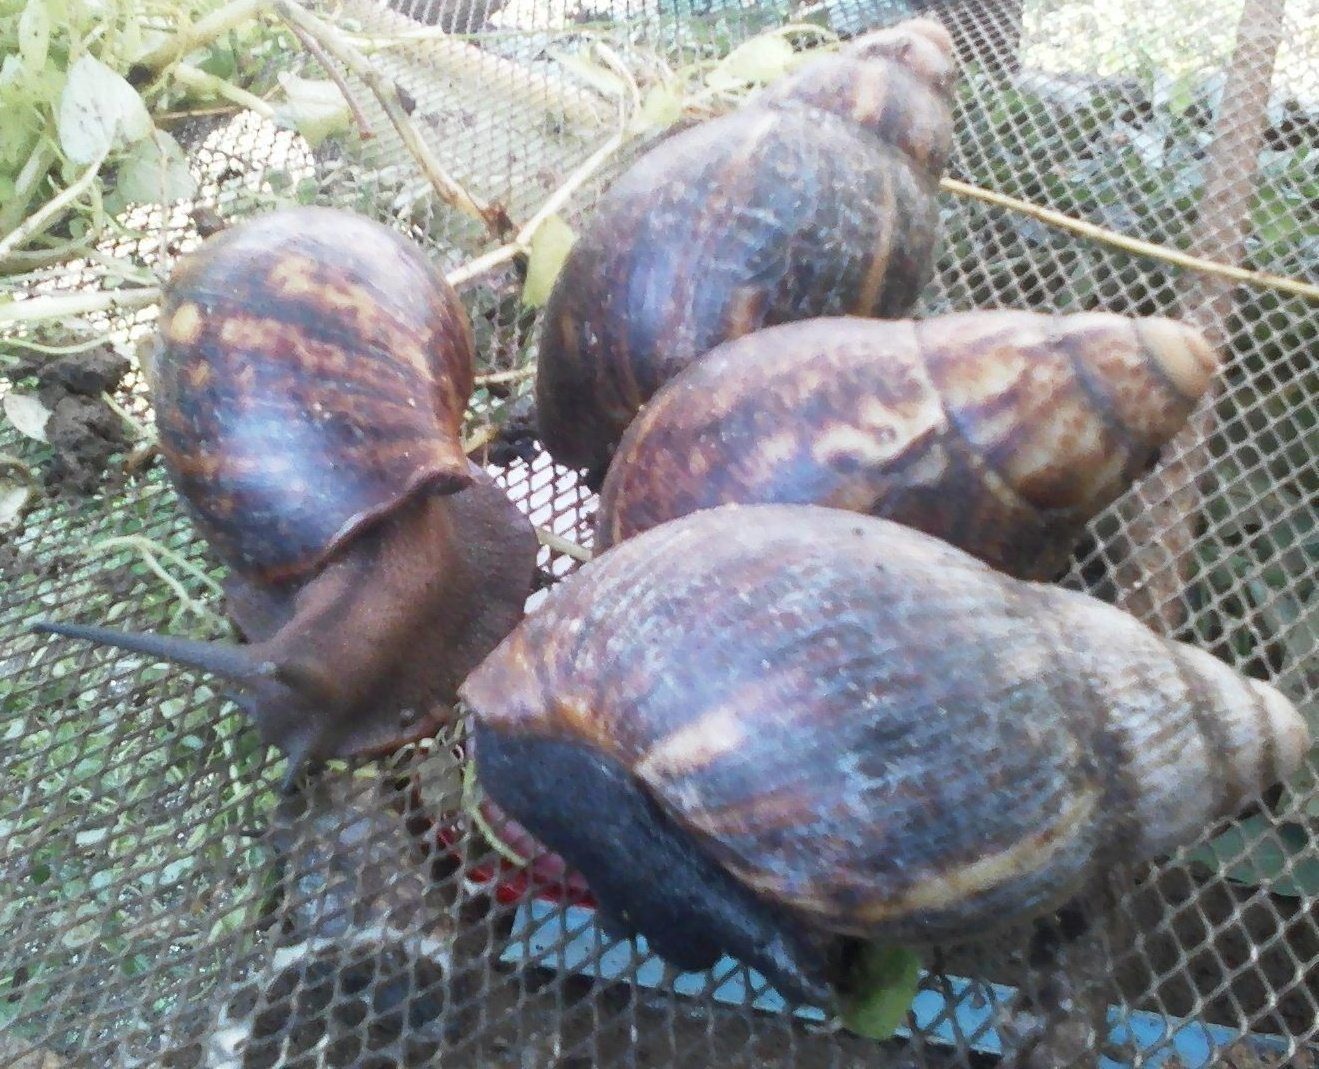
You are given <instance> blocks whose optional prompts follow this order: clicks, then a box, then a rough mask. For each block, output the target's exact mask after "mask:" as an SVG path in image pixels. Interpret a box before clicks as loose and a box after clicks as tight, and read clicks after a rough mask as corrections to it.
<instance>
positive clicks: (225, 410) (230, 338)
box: [151, 208, 474, 581]
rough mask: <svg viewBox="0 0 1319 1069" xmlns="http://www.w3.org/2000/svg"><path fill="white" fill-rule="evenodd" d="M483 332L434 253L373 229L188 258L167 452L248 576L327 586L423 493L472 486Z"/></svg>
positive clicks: (164, 403) (305, 219) (289, 215)
mask: <svg viewBox="0 0 1319 1069" xmlns="http://www.w3.org/2000/svg"><path fill="white" fill-rule="evenodd" d="M473 375H474V352H473V338H472V331H471V326H470V324H469V322H468V319H467V314H466V311H465V310H464V308H463V306H462V304H461V302H460V301H459V299H458V296H457V295H456V294H455V293H454V291H453V289H452V288H451V287H450V286H449V285H448V283H447V282H446V281H445V280H444V277H443V276H442V275H441V274H440V273H439V272H438V270H437V269H436V268H435V267H434V266H433V265H431V264H430V263H429V262H428V261H427V260H426V258H425V257H424V255H423V254H422V253H421V251H420V249H419V248H418V247H417V246H415V245H414V244H412V243H411V242H409V241H407V240H406V239H405V238H404V237H402V236H401V235H399V234H397V233H395V232H394V231H392V230H390V229H388V228H387V227H385V226H382V225H380V224H378V223H375V222H373V221H371V220H369V219H366V218H364V217H362V216H359V215H356V214H352V213H348V212H341V211H336V210H333V209H328V208H297V209H290V210H283V211H277V212H272V213H269V214H266V215H263V216H261V217H260V218H259V219H256V220H253V221H251V222H247V223H243V224H241V225H238V226H234V227H232V228H230V229H227V230H224V231H222V232H221V233H219V234H218V235H216V236H215V237H212V238H210V239H209V240H208V241H207V242H205V244H204V245H202V247H201V248H199V249H197V250H196V251H195V252H193V253H192V254H191V255H189V256H188V257H186V258H185V259H184V260H183V261H182V262H181V263H180V265H179V267H178V269H177V270H176V271H175V273H174V275H173V276H172V277H171V279H170V281H169V284H168V286H167V287H166V290H165V296H164V301H163V304H162V311H161V321H160V334H159V342H158V346H157V351H156V354H155V356H154V358H153V360H152V372H151V379H152V393H153V401H154V404H155V409H156V415H157V422H158V424H159V428H160V444H161V452H162V455H163V457H164V460H165V464H166V467H167V468H168V470H169V472H170V475H171V477H172V478H173V479H174V482H175V485H176V486H177V487H178V489H179V492H180V494H181V496H182V497H183V498H184V499H185V500H186V501H187V503H188V505H189V508H190V510H191V511H192V513H193V515H194V517H195V518H196V519H197V521H198V524H199V526H200V528H201V530H202V533H203V534H204V535H205V537H206V539H207V541H208V542H209V543H210V544H211V545H212V546H213V547H214V549H215V551H216V552H217V554H218V555H219V556H220V558H221V559H222V560H224V561H225V563H227V564H228V565H230V566H231V567H232V568H234V569H235V570H236V571H238V572H239V573H241V574H244V575H247V576H249V577H254V578H261V579H265V580H272V581H277V580H283V579H289V578H293V577H297V576H301V575H305V574H308V573H310V572H311V571H313V570H314V569H315V567H317V566H318V565H319V564H321V563H322V562H323V561H324V560H325V559H326V558H327V557H329V556H330V555H331V554H333V553H334V552H335V550H336V549H338V548H339V547H340V546H342V545H343V544H344V542H345V540H346V539H348V538H349V537H351V536H352V535H353V534H354V533H355V532H356V531H358V530H360V529H361V528H363V527H364V526H366V525H368V524H370V523H371V522H373V521H374V520H376V519H378V518H380V517H381V516H383V515H386V514H388V513H389V512H390V511H391V510H392V509H394V508H396V507H398V506H399V505H400V504H401V503H402V502H404V501H407V500H410V499H411V498H412V497H413V496H414V495H416V494H417V493H419V492H421V491H422V490H423V489H429V490H432V491H435V492H440V493H452V492H455V491H457V490H460V489H462V488H463V487H465V486H468V485H470V483H471V475H470V474H469V472H468V467H467V460H466V457H465V456H464V455H463V451H462V447H461V444H460V440H459V433H460V429H461V425H462V418H463V410H464V408H465V406H466V404H467V398H468V396H469V394H470V393H471V390H472V378H473Z"/></svg>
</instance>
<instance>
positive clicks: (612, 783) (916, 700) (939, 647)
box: [461, 505, 1310, 1002]
mask: <svg viewBox="0 0 1319 1069" xmlns="http://www.w3.org/2000/svg"><path fill="white" fill-rule="evenodd" d="M461 696H462V697H463V699H464V700H465V701H466V702H467V703H468V704H469V705H470V706H471V708H472V709H473V711H474V713H475V717H476V738H477V749H476V760H477V767H478V771H479V774H480V776H481V781H482V783H483V785H484V787H485V790H486V791H487V792H488V793H489V795H490V796H491V797H493V798H494V799H495V801H496V802H497V803H498V804H499V805H500V806H502V807H503V808H504V809H505V810H506V811H508V812H509V813H510V815H511V816H512V817H513V818H514V819H516V820H518V821H519V822H521V823H522V824H523V825H524V826H525V827H526V828H527V829H528V830H529V831H530V832H531V833H532V834H533V835H535V836H536V837H537V838H538V839H540V840H541V841H542V842H544V843H545V844H546V845H547V846H549V847H550V848H551V849H554V850H557V851H558V852H559V853H561V854H563V855H564V857H565V858H566V859H567V860H568V862H569V863H570V864H571V865H573V866H574V867H576V868H578V869H579V870H580V871H581V872H582V873H583V874H584V875H585V877H586V879H587V881H588V882H589V884H590V886H591V889H592V891H593V892H594V894H595V895H596V897H597V899H598V900H599V902H600V904H601V908H602V909H603V910H604V911H605V913H606V914H608V915H610V916H612V917H613V918H614V919H615V921H616V922H618V923H619V924H620V925H621V926H622V927H624V928H626V929H630V930H636V931H640V932H641V933H642V934H644V935H645V936H646V937H647V939H648V940H649V941H650V942H651V944H652V945H653V946H654V947H655V949H656V951H657V952H658V953H659V954H661V955H662V956H664V957H666V958H668V959H669V960H671V961H673V962H674V963H675V964H677V965H679V966H681V967H684V968H697V967H705V966H708V965H710V964H712V963H713V961H714V960H716V957H717V955H718V954H719V953H720V952H723V953H727V954H730V955H732V956H734V957H736V958H739V959H741V960H742V961H743V962H745V963H746V964H748V965H751V966H753V967H755V968H758V969H760V970H761V971H762V973H764V974H765V975H766V976H767V977H768V978H769V979H770V980H771V982H772V983H774V984H775V985H776V986H777V987H778V988H779V989H780V990H781V991H783V992H784V993H785V994H790V995H796V996H798V997H802V998H805V999H808V1000H810V1001H815V1002H827V1001H828V1000H829V997H830V990H831V989H832V988H833V986H834V985H835V984H836V983H838V981H839V974H838V971H837V970H838V968H839V960H840V955H839V953H838V948H839V946H840V945H845V942H846V939H847V938H866V939H878V940H882V941H886V942H896V943H922V942H926V941H942V940H958V939H965V938H974V937H977V936H979V935H981V934H982V933H983V932H984V931H986V930H987V929H989V928H992V927H994V926H996V925H999V924H1002V923H1007V922H1011V921H1016V920H1021V919H1024V918H1027V917H1030V916H1033V915H1035V914H1038V913H1041V912H1044V911H1047V910H1048V909H1050V908H1051V907H1052V906H1055V905H1057V904H1058V903H1059V902H1060V900H1061V899H1063V898H1064V897H1065V896H1067V895H1069V894H1070V893H1072V892H1073V891H1074V890H1075V889H1076V888H1077V887H1078V885H1079V884H1080V883H1081V882H1082V881H1084V880H1085V879H1086V878H1087V877H1088V876H1090V875H1092V874H1093V873H1094V872H1095V871H1096V869H1097V868H1098V867H1102V866H1105V865H1108V864H1112V863H1117V862H1122V863H1127V862H1135V861H1139V860H1142V859H1149V858H1154V857H1157V856H1159V855H1162V854H1165V853H1167V852H1169V851H1171V850H1173V849H1174V848H1176V847H1177V846H1179V845H1180V844H1183V843H1186V842H1188V841H1190V840H1193V839H1194V838H1196V837H1197V836H1198V835H1199V834H1200V833H1201V832H1203V831H1204V830H1206V829H1207V828H1208V827H1209V826H1210V825H1212V824H1213V823H1214V822H1215V821H1217V820H1218V819H1220V818H1222V817H1224V816H1226V815H1228V814H1231V813H1233V812H1234V811H1236V810H1237V809H1238V808H1239V807H1240V806H1241V805H1242V804H1243V802H1245V801H1246V800H1248V799H1250V798H1252V797H1253V796H1254V795H1256V794H1257V792H1259V791H1260V790H1261V789H1262V788H1264V787H1266V786H1268V785H1270V784H1272V783H1274V782H1276V781H1278V780H1280V779H1282V778H1283V777H1285V776H1287V775H1289V774H1290V773H1291V772H1292V771H1293V770H1295V769H1296V768H1297V767H1298V765H1299V763H1300V761H1301V760H1302V758H1303V756H1304V754H1305V752H1306V750H1307V748H1308V746H1309V741H1310V740H1309V738H1308V735H1307V729H1306V726H1305V722H1304V721H1303V720H1302V719H1301V717H1300V716H1299V714H1298V713H1297V711H1296V710H1295V708H1293V706H1292V705H1291V704H1290V703H1289V702H1288V700H1287V699H1286V698H1285V697H1283V695H1282V694H1281V693H1279V692H1278V691H1277V690H1275V689H1273V688H1272V687H1270V686H1267V685H1265V684H1263V683H1259V682H1255V681H1253V680H1249V679H1246V678H1245V677H1243V676H1240V675H1238V674H1237V673H1235V672H1234V671H1232V670H1231V669H1229V668H1228V667H1227V666H1225V665H1224V664H1222V663H1221V662H1219V661H1217V660H1215V659H1214V658H1213V657H1211V656H1210V655H1208V654H1207V653H1204V652H1203V651H1201V650H1198V649H1195V648H1193V647H1191V646H1187V645H1183V644H1180V643H1176V642H1171V641H1168V640H1165V639H1163V638H1161V637H1159V636H1158V635H1156V634H1155V633H1154V632H1152V631H1150V630H1149V629H1148V628H1146V627H1144V626H1143V625H1142V624H1140V623H1139V622H1137V621H1136V620H1135V619H1134V618H1132V617H1130V616H1128V615H1126V614H1125V613H1123V612H1121V611H1119V610H1117V609H1115V608H1113V607H1111V606H1109V605H1106V604H1103V603H1102V602H1098V601H1096V600H1094V599H1091V598H1088V597H1086V596H1084V595H1081V594H1078V593H1074V592H1071V591H1067V590H1063V589H1059V588H1056V587H1052V586H1045V585H1042V584H1033V583H1026V582H1022V581H1020V580H1016V579H1012V578H1010V577H1007V576H1004V575H1002V574H1001V573H998V572H995V571H994V570H992V569H990V568H989V567H988V566H986V565H984V564H983V563H981V562H980V561H978V560H976V559H975V558H973V557H971V556H969V555H967V554H965V553H963V552H962V551H961V550H958V549H956V548H954V547H952V546H949V545H947V544H946V543H944V542H942V541H940V540H938V539H935V538H932V537H930V536H928V535H925V534H923V533H921V532H919V531H915V530H912V529H910V528H907V527H903V526H901V525H898V524H895V523H892V522H890V521H887V520H881V519H874V518H871V517H867V516H860V515H854V514H851V513H847V512H844V511H841V510H837V509H826V508H817V507H813V506H803V505H757V506H739V505H728V506H723V507H720V508H717V509H711V510H708V511H704V512H699V513H695V514H693V515H691V516H687V517H684V518H683V519H679V520H674V521H672V522H670V523H667V524H663V525H661V526H660V527H656V528H653V529H652V530H650V531H647V532H645V533H643V534H640V535H638V536H637V537H636V538H633V539H630V540H629V541H627V542H625V543H623V544H621V545H619V546H618V547H616V548H615V549H613V550H611V551H610V552H609V553H607V554H605V555H603V556H602V557H599V558H597V559H596V560H595V561H593V562H592V563H590V564H587V565H586V566H585V567H583V568H582V569H581V571H580V572H579V573H578V574H577V575H575V576H574V577H572V578H571V579H569V580H568V581H566V582H565V583H564V584H563V585H562V586H561V587H559V588H557V589H556V590H555V591H553V592H552V593H551V595H550V597H549V598H548V599H547V601H546V602H545V603H544V604H543V605H542V606H541V607H540V608H539V609H538V610H537V611H535V612H534V613H532V614H531V615H530V616H528V618H527V619H525V620H524V621H523V622H522V623H521V624H520V625H519V626H518V628H517V629H516V630H515V631H514V632H513V633H512V634H511V635H510V636H509V637H508V638H507V639H506V640H505V641H504V642H503V643H502V644H501V645H500V646H499V648H498V649H497V650H496V651H495V652H494V653H493V654H492V655H491V656H490V657H489V658H487V659H486V661H485V662H484V663H483V664H482V665H481V666H480V667H479V668H478V669H477V670H476V671H475V672H473V673H472V675H471V676H470V677H469V678H468V680H467V682H466V683H465V684H464V685H463V687H462V690H461ZM566 782H571V783H572V785H573V788H572V790H571V791H566V790H563V789H561V786H562V784H563V783H566ZM840 937H841V938H840Z"/></svg>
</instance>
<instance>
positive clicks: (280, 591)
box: [38, 208, 537, 777]
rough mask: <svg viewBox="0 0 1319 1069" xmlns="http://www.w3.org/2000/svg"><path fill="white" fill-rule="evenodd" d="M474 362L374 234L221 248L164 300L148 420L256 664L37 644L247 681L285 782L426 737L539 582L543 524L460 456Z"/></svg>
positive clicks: (171, 645) (143, 646)
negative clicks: (222, 576)
mask: <svg viewBox="0 0 1319 1069" xmlns="http://www.w3.org/2000/svg"><path fill="white" fill-rule="evenodd" d="M472 363H473V356H472V332H471V327H470V324H469V323H468V320H467V315H466V313H465V311H464V310H463V307H462V305H461V303H460V302H459V300H458V297H457V295H456V294H455V293H454V292H453V290H452V288H451V287H450V286H449V285H448V283H447V282H445V280H444V278H443V277H442V276H441V275H440V274H439V273H438V272H437V271H436V270H435V269H434V268H433V267H432V266H431V265H430V264H429V263H428V262H427V260H426V259H425V257H424V256H423V255H422V253H421V251H420V250H419V249H418V248H416V247H415V246H413V245H412V244H410V243H409V242H407V241H406V240H404V239H403V238H402V237H400V236H399V235H397V234H395V233H394V232H393V231H391V230H389V229H388V228H386V227H384V226H382V225H380V224H378V223H375V222H372V221H370V220H368V219H365V218H363V217H360V216H357V215H353V214H351V213H347V212H341V211H334V210H330V209H324V208H302V209H295V210H290V211H279V212H274V213H271V214H269V215H265V216H262V217H261V218H259V219H257V220H253V221H251V222H248V223H246V224H243V225H240V226H236V227H233V228H231V229H228V230H225V231H223V232H222V233H221V234H219V235H217V236H215V237H213V238H211V239H210V240H208V241H207V242H206V243H204V244H203V245H202V246H201V247H200V248H199V249H198V250H197V251H196V252H194V253H192V254H191V255H189V256H188V257H187V258H186V259H185V260H184V261H183V262H182V263H181V264H180V266H179V268H178V269H177V270H176V272H175V273H174V275H173V277H172V278H171V279H170V281H169V284H168V286H167V287H166V292H165V296H164V301H163V304H162V313H161V324H160V333H159V344H158V346H157V352H156V355H155V357H154V359H153V361H152V374H151V378H152V400H153V403H154V406H155V410H156V418H157V423H158V425H159V428H160V445H161V454H162V457H163V459H164V461H165V466H166V469H167V470H168V472H169V474H170V476H171V478H172V480H173V482H174V485H175V487H176V488H177V490H178V491H179V493H180V495H181V497H182V499H183V501H184V503H185V504H186V506H187V509H188V511H189V512H190V513H191V514H192V516H193V518H194V519H195V521H196V523H197V526H198V528H199V529H200V531H201V533H202V534H203V535H204V537H205V538H206V539H207V541H208V542H209V543H210V545H211V547H212V548H213V550H214V551H215V552H216V554H217V556H219V558H220V559H221V560H222V561H223V562H224V563H226V564H227V565H229V567H230V569H231V570H232V574H231V576H230V578H229V581H228V582H227V584H226V594H227V600H228V608H229V613H230V615H231V617H232V618H233V619H234V621H235V623H236V624H237V625H238V627H239V629H240V630H241V631H242V633H243V634H244V635H245V637H246V638H247V639H248V640H249V643H250V644H249V645H243V646H234V645H230V644H227V643H203V642H193V641H190V640H187V639H182V638H177V637H173V636H161V635H151V634H146V635H141V634H124V633H121V632H116V631H110V630H107V629H104V628H98V627H84V626H81V625H67V624H44V625H39V628H38V629H39V630H45V631H51V632H55V633H58V634H63V635H67V636H71V637H75V638H82V639H87V640H90V641H95V642H102V643H107V644H111V645H116V646H120V647H123V648H127V649H132V650H136V651H138V652H142V653H146V654H148V655H151V656H156V657H159V658H161V659H164V660H171V661H175V662H178V663H182V664H187V665H190V666H192V667H195V668H200V669H202V670H204V671H208V672H214V673H217V674H219V675H221V676H224V677H226V678H227V679H229V680H231V681H233V682H235V683H237V684H238V685H239V687H240V692H239V693H238V694H237V695H235V696H234V697H235V700H236V701H237V702H238V703H239V705H240V706H241V707H242V708H243V709H245V710H246V711H247V712H248V713H249V715H251V717H252V718H253V719H254V720H255V721H256V723H257V725H258V727H259V729H260V730H261V733H262V736H263V737H264V738H265V739H266V741H268V742H271V743H274V744H275V745H277V746H279V747H280V749H281V750H283V751H284V753H285V754H286V755H288V757H289V759H290V760H289V775H290V777H293V776H294V775H296V773H297V772H298V770H299V769H300V768H301V767H302V766H303V764H304V763H305V762H307V761H315V760H320V759H323V758H327V757H341V756H352V755H362V754H374V753H379V752H384V751H389V750H392V749H394V748H396V747H397V746H399V745H401V744H402V743H405V742H408V741H411V740H413V739H417V738H421V737H424V736H426V735H428V734H431V733H433V732H434V730H435V729H436V727H437V726H439V724H441V723H442V722H443V721H444V720H445V719H447V718H449V717H450V716H451V707H452V703H453V700H454V696H455V692H456V689H457V687H458V684H459V683H460V682H461V680H462V679H463V678H464V676H465V675H466V674H467V672H468V671H470V669H471V668H472V667H473V666H475V665H476V664H478V663H479V662H480V660H481V659H482V658H483V657H484V656H485V655H486V654H487V653H488V652H489V651H490V650H491V649H493V648H494V646H495V645H496V644H497V643H498V642H499V641H500V639H501V638H503V637H504V635H506V634H507V633H508V631H509V630H510V629H511V628H512V627H513V626H514V624H516V623H517V621H518V620H519V619H520V618H521V615H522V609H523V605H524V604H525V601H526V598H527V597H528V595H529V594H530V591H531V585H532V579H533V575H534V571H535V558H536V551H537V545H536V538H535V533H534V531H533V529H532V527H531V525H530V523H529V522H528V521H527V520H526V518H525V517H523V516H522V515H521V514H520V513H519V512H518V510H517V509H516V508H514V507H513V505H512V503H511V502H509V500H508V498H507V497H506V496H505V495H504V493H503V492H502V491H501V490H500V489H499V488H498V487H497V486H496V485H495V484H494V482H493V481H492V480H491V479H490V478H489V476H487V475H486V474H485V473H484V472H483V471H481V470H480V469H479V468H477V467H475V466H474V465H472V464H471V463H470V462H469V461H468V460H467V457H466V456H465V455H464V453H463V450H462V445H461V442H460V439H459V430H460V428H461V422H462V416H463V409H464V407H465V405H466V402H467V398H468V395H469V394H470V393H471V388H472V379H473V367H472Z"/></svg>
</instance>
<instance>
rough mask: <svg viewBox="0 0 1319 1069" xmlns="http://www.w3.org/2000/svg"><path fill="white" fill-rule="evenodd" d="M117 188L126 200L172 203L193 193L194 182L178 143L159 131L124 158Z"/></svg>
mask: <svg viewBox="0 0 1319 1069" xmlns="http://www.w3.org/2000/svg"><path fill="white" fill-rule="evenodd" d="M116 190H117V192H118V193H119V194H120V196H122V197H123V198H124V200H125V201H128V202H136V203H138V204H155V203H160V204H171V203H173V202H174V201H176V200H185V199H187V198H188V197H191V196H192V195H193V194H194V193H196V192H197V183H196V181H195V180H194V179H193V177H192V172H191V171H190V170H188V159H187V157H186V156H185V155H184V154H183V149H182V148H181V147H180V146H179V143H178V142H177V141H175V140H174V138H172V137H171V136H170V135H169V134H167V133H165V132H164V131H163V130H158V131H156V132H155V133H154V134H153V135H152V136H151V137H149V138H146V139H145V140H144V141H140V142H138V144H137V145H135V146H134V147H133V151H132V152H130V153H129V154H128V156H126V157H125V158H124V161H123V163H121V164H120V166H119V182H118V185H117V186H116Z"/></svg>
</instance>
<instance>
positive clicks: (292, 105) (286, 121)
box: [275, 71, 352, 148]
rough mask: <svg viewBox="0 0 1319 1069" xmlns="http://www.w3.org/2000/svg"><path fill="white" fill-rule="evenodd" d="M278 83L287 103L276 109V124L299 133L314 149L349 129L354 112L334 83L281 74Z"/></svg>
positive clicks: (285, 73) (286, 73) (282, 72)
mask: <svg viewBox="0 0 1319 1069" xmlns="http://www.w3.org/2000/svg"><path fill="white" fill-rule="evenodd" d="M279 84H280V85H281V86H282V87H283V89H284V96H285V98H286V100H285V102H284V103H283V104H280V105H279V106H278V107H276V108H275V121H276V122H277V123H279V125H280V126H284V127H287V128H289V129H292V130H296V131H298V133H300V134H301V135H302V136H303V137H305V138H306V139H307V143H308V144H309V145H311V146H312V148H315V147H316V146H317V145H319V144H320V143H321V142H322V141H324V140H325V139H326V138H327V137H331V136H333V135H334V134H337V133H341V132H343V131H344V130H346V129H347V128H348V124H349V122H350V121H351V119H352V112H351V111H349V109H348V101H346V100H345V99H344V97H343V93H341V92H340V91H339V87H338V86H337V85H335V84H334V83H333V82H331V81H315V80H312V79H310V78H299V77H298V76H297V75H296V74H289V73H288V72H287V71H281V72H280V75H279Z"/></svg>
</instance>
